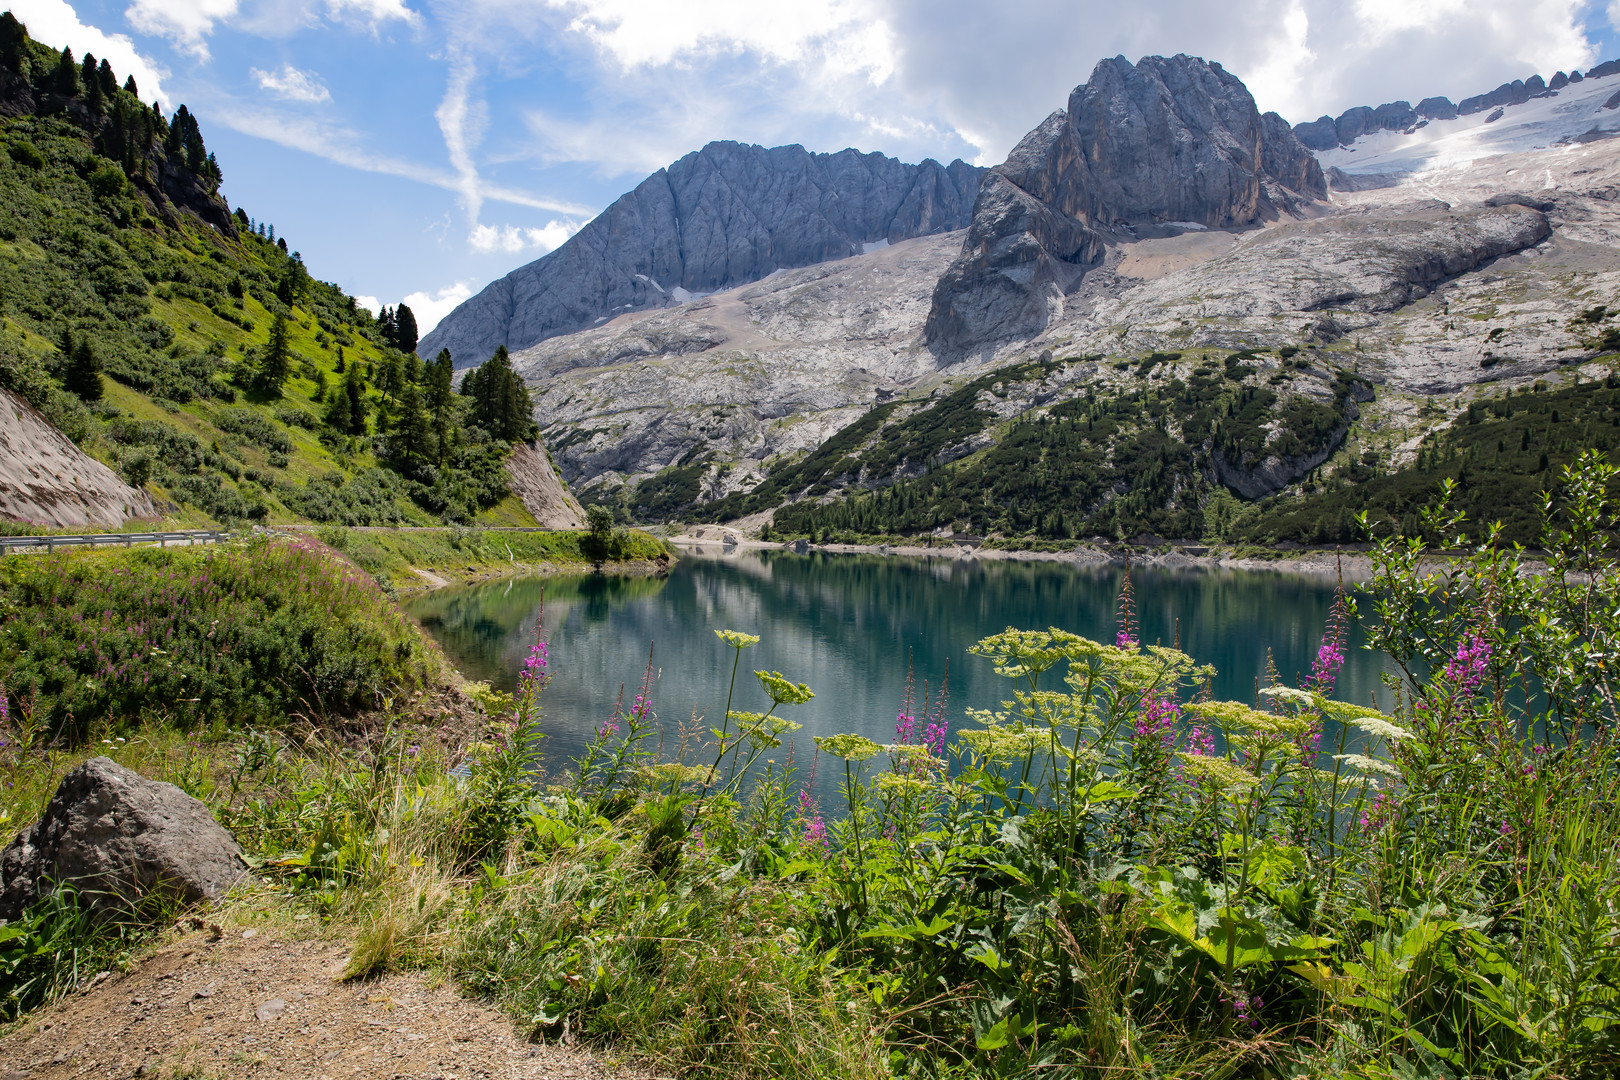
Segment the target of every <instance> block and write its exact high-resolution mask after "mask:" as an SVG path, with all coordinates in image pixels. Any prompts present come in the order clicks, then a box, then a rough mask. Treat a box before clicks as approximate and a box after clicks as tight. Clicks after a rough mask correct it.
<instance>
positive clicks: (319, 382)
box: [309, 368, 326, 401]
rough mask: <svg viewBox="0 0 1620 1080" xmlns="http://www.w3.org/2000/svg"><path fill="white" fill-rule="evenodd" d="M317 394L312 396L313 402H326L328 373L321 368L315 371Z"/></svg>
mask: <svg viewBox="0 0 1620 1080" xmlns="http://www.w3.org/2000/svg"><path fill="white" fill-rule="evenodd" d="M314 381H315V392H314V393H313V394H311V395H310V398H309V399H310V400H311V401H325V400H326V372H325V371H323V370H322V369H321V368H316V369H315V380H314Z"/></svg>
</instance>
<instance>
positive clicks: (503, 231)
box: [467, 221, 579, 255]
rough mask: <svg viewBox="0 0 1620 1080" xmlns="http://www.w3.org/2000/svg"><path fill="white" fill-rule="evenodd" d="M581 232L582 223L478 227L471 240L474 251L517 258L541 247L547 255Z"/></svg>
mask: <svg viewBox="0 0 1620 1080" xmlns="http://www.w3.org/2000/svg"><path fill="white" fill-rule="evenodd" d="M578 231H579V224H578V223H577V222H572V221H551V222H548V223H547V224H546V225H545V227H544V228H539V229H534V228H519V227H518V226H516V225H501V226H494V225H474V226H473V227H472V232H471V233H470V234H469V235H468V238H467V240H468V243H470V244H471V245H472V249H473V250H474V251H476V252H479V253H481V254H488V253H489V252H492V251H504V252H507V253H509V254H512V255H516V254H517V253H518V252H520V251H525V250H528V249H530V248H537V249H539V251H540V253H541V254H542V255H543V254H545V253H546V252H548V251H552V250H554V249H556V248H559V247H561V246H562V244H563V242H564V241H566V240H567V239H568V238H569V237H570V236H573V235H574V234H575V233H577V232H578Z"/></svg>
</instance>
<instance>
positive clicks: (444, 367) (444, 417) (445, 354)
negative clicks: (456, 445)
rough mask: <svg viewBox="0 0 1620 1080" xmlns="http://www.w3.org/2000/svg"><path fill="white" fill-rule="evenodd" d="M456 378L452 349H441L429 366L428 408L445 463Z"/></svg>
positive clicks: (434, 435) (440, 461) (436, 447)
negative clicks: (451, 355) (453, 388)
mask: <svg viewBox="0 0 1620 1080" xmlns="http://www.w3.org/2000/svg"><path fill="white" fill-rule="evenodd" d="M454 380H455V367H454V366H453V365H452V364H451V362H450V350H449V349H440V350H439V355H438V356H436V357H434V358H433V360H432V361H431V362H430V363H429V364H428V366H427V410H428V413H429V414H430V415H431V416H432V417H433V442H434V447H435V449H437V450H438V454H439V463H440V464H443V463H444V459H445V457H446V456H447V455H448V454H449V453H450V444H451V442H452V436H451V432H450V404H451V400H452V397H453V393H452V388H451V383H452V382H453V381H454Z"/></svg>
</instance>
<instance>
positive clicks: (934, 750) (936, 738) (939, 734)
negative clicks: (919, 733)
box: [923, 717, 949, 757]
mask: <svg viewBox="0 0 1620 1080" xmlns="http://www.w3.org/2000/svg"><path fill="white" fill-rule="evenodd" d="M948 730H949V725H948V724H947V723H946V721H945V718H944V717H940V718H939V719H938V720H935V721H933V722H931V723H930V724H929V725H928V726H927V727H926V728H924V729H923V745H924V746H925V747H927V748H928V752H929V753H930V754H933V755H934V756H935V757H941V756H943V755H944V753H945V736H946V734H947V733H948Z"/></svg>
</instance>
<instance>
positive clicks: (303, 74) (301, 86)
mask: <svg viewBox="0 0 1620 1080" xmlns="http://www.w3.org/2000/svg"><path fill="white" fill-rule="evenodd" d="M249 74H251V75H252V76H253V79H254V81H255V82H257V83H258V84H259V89H261V90H268V91H269V92H270V93H272V94H274V95H276V96H277V97H279V98H285V99H286V100H288V101H300V102H304V103H306V104H310V105H316V104H319V103H321V102H323V101H331V100H332V92H331V91H330V90H328V89H327V88H326V84H325V83H323V82H321V80H320V77H319V76H318V75H313V74H311V73H310V72H307V71H299V70H298V69H297V68H295V67H293V66H292V65H291V64H283V65H281V70H280V71H260V70H259V69H258V68H253V69H251V71H250V72H249Z"/></svg>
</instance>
